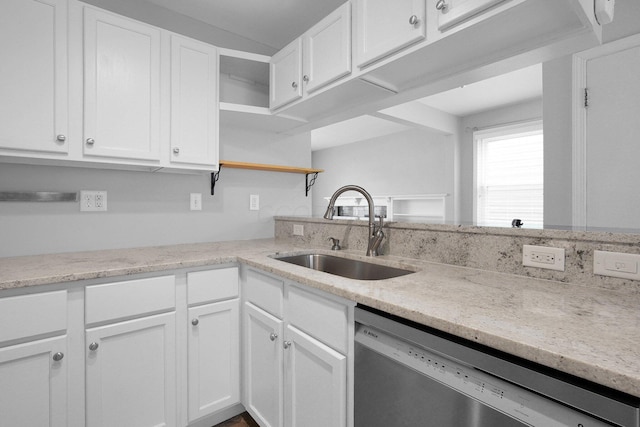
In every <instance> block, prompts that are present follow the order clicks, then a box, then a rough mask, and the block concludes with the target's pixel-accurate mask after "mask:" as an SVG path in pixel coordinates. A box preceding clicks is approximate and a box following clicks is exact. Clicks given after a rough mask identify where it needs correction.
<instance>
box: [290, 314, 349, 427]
mask: <svg viewBox="0 0 640 427" xmlns="http://www.w3.org/2000/svg"><path fill="white" fill-rule="evenodd" d="M284 347H285V349H286V350H285V352H284V353H285V378H286V381H285V399H284V402H285V405H284V406H285V425H287V426H300V427H302V426H304V427H313V426H318V427H324V426H332V427H344V426H346V425H347V357H346V356H345V355H343V354H340V353H338V352H337V351H335V350H333V349H332V348H331V347H329V346H327V345H325V344H323V343H322V342H320V341H318V340H316V339H314V338H312V337H310V336H309V335H307V334H305V333H304V332H302V331H300V330H298V329H296V328H295V327H293V326H291V325H288V326H287V331H286V333H285V341H284Z"/></svg>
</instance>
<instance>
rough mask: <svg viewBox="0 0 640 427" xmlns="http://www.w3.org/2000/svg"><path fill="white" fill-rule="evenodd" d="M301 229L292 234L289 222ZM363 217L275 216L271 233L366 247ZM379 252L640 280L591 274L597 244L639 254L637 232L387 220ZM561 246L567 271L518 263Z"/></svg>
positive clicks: (535, 273)
mask: <svg viewBox="0 0 640 427" xmlns="http://www.w3.org/2000/svg"><path fill="white" fill-rule="evenodd" d="M294 224H300V225H303V226H304V235H303V236H297V235H293V225H294ZM367 224H368V223H367V222H366V221H358V220H332V221H329V220H325V219H321V218H304V217H276V218H275V237H276V239H278V240H284V241H286V242H288V243H292V244H295V245H298V246H309V247H316V248H317V247H326V248H327V249H330V248H331V242H330V241H329V237H334V238H336V239H339V240H340V245H341V246H342V248H343V249H345V250H356V251H358V250H361V251H362V252H363V254H364V252H365V251H366V248H367V229H368V228H367ZM383 230H384V233H385V236H386V237H385V240H384V242H383V245H382V248H381V254H383V255H391V256H398V257H404V258H414V259H420V260H424V261H431V262H439V263H444V264H452V265H458V266H463V267H472V268H478V269H482V270H489V271H497V272H502V273H509V274H517V275H521V276H527V277H535V278H539V279H549V280H555V281H560V282H570V283H575V284H581V285H584V286H593V287H600V288H606V289H611V290H619V291H626V292H633V293H640V281H634V280H628V279H620V278H615V277H608V276H600V275H595V274H593V256H594V251H595V250H602V251H610V252H624V253H633V254H640V235H636V234H617V233H602V232H581V231H564V230H528V229H511V228H491V227H472V226H451V225H439V224H433V225H431V224H412V223H399V222H390V223H386V224H385V226H384V228H383ZM523 245H538V246H551V247H557V248H564V249H565V271H553V270H545V269H540V268H535V267H524V266H523V265H522V246H523Z"/></svg>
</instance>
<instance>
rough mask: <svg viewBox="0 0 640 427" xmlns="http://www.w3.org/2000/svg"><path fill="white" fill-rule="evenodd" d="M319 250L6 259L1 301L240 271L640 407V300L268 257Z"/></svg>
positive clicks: (462, 271)
mask: <svg viewBox="0 0 640 427" xmlns="http://www.w3.org/2000/svg"><path fill="white" fill-rule="evenodd" d="M310 250H312V249H310V248H308V247H307V248H303V247H294V246H292V245H290V244H284V243H279V242H277V241H276V240H273V239H264V240H251V241H233V242H217V243H199V244H185V245H173V246H161V247H149V248H136V249H122V250H105V251H90V252H79V253H67V254H53V255H41V256H25V257H15V258H0V291H1V290H6V289H15V288H22V287H28V286H42V285H46V284H53V283H65V282H73V281H78V280H85V279H95V278H103V277H116V276H123V275H131V274H138V273H148V272H155V271H163V270H170V269H178V268H189V267H199V266H206V265H215V264H224V263H231V262H241V263H244V264H247V265H249V266H252V267H256V268H259V269H262V270H264V271H268V272H271V273H274V274H277V275H280V276H282V277H285V278H287V279H291V280H294V281H297V282H299V283H302V284H305V285H308V286H312V287H315V288H318V289H321V290H324V291H326V292H330V293H332V294H335V295H338V296H341V297H344V298H347V299H350V300H353V301H356V302H357V303H361V304H364V305H368V306H370V307H374V308H377V309H380V310H383V311H386V312H388V313H391V314H394V315H398V316H401V317H404V318H406V319H409V320H412V321H415V322H418V323H422V324H424V325H427V326H430V327H433V328H436V329H439V330H442V331H445V332H448V333H451V334H454V335H457V336H460V337H462V338H466V339H469V340H472V341H475V342H478V343H481V344H484V345H487V346H490V347H493V348H496V349H498V350H501V351H504V352H507V353H510V354H513V355H516V356H519V357H522V358H525V359H528V360H531V361H534V362H537V363H540V364H542V365H545V366H549V367H552V368H555V369H558V370H560V371H563V372H566V373H569V374H572V375H576V376H578V377H581V378H585V379H587V380H590V381H593V382H595V383H598V384H602V385H605V386H608V387H611V388H613V389H616V390H620V391H623V392H626V393H629V394H631V395H634V396H638V397H640V333H639V332H638V331H639V330H640V329H639V328H640V310H639V308H640V295H638V294H634V293H623V292H617V291H611V290H605V289H598V288H593V287H586V286H580V285H578V284H568V283H561V282H555V281H549V280H541V279H531V278H527V277H524V276H516V275H511V274H504V273H495V272H490V271H484V270H477V269H472V268H466V267H456V266H451V265H446V264H437V263H430V262H424V261H420V260H414V259H407V258H398V257H391V256H382V257H378V258H376V259H375V262H379V263H384V264H388V265H391V266H395V267H405V268H409V269H412V270H417V272H416V273H414V274H410V275H406V276H401V277H397V278H393V279H386V280H381V281H363V280H352V279H346V278H342V277H338V276H333V275H330V274H326V273H322V272H318V271H314V270H309V269H306V268H304V267H299V266H296V265H292V264H288V263H284V262H281V261H278V260H275V259H273V258H271V257H269V255H273V254H274V253H301V252H308V251H310ZM317 252H324V253H331V254H333V255H338V256H346V257H350V258H359V259H362V258H364V257H363V256H362V254H361V253H360V252H352V251H340V252H331V251H327V250H318V251H317ZM0 296H2V293H0Z"/></svg>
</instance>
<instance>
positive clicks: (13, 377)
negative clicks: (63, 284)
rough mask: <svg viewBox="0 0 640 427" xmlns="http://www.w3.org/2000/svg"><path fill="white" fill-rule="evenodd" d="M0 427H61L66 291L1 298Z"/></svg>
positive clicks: (64, 407)
mask: <svg viewBox="0 0 640 427" xmlns="http://www.w3.org/2000/svg"><path fill="white" fill-rule="evenodd" d="M0 325H2V328H0V425H2V426H5V425H6V426H21V427H22V426H25V427H66V426H67V393H68V379H67V372H68V368H67V366H68V362H69V357H67V342H68V341H67V291H64V290H63V291H53V292H42V293H36V294H28V295H18V296H11V297H6V298H0Z"/></svg>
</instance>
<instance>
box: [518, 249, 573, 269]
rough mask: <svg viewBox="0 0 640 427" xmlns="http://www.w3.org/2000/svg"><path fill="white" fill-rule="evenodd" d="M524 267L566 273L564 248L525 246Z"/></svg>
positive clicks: (523, 254) (523, 250) (523, 251)
mask: <svg viewBox="0 0 640 427" xmlns="http://www.w3.org/2000/svg"><path fill="white" fill-rule="evenodd" d="M522 265H524V266H527V267H538V268H546V269H549V270H557V271H564V248H551V247H548V246H532V245H523V246H522Z"/></svg>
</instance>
